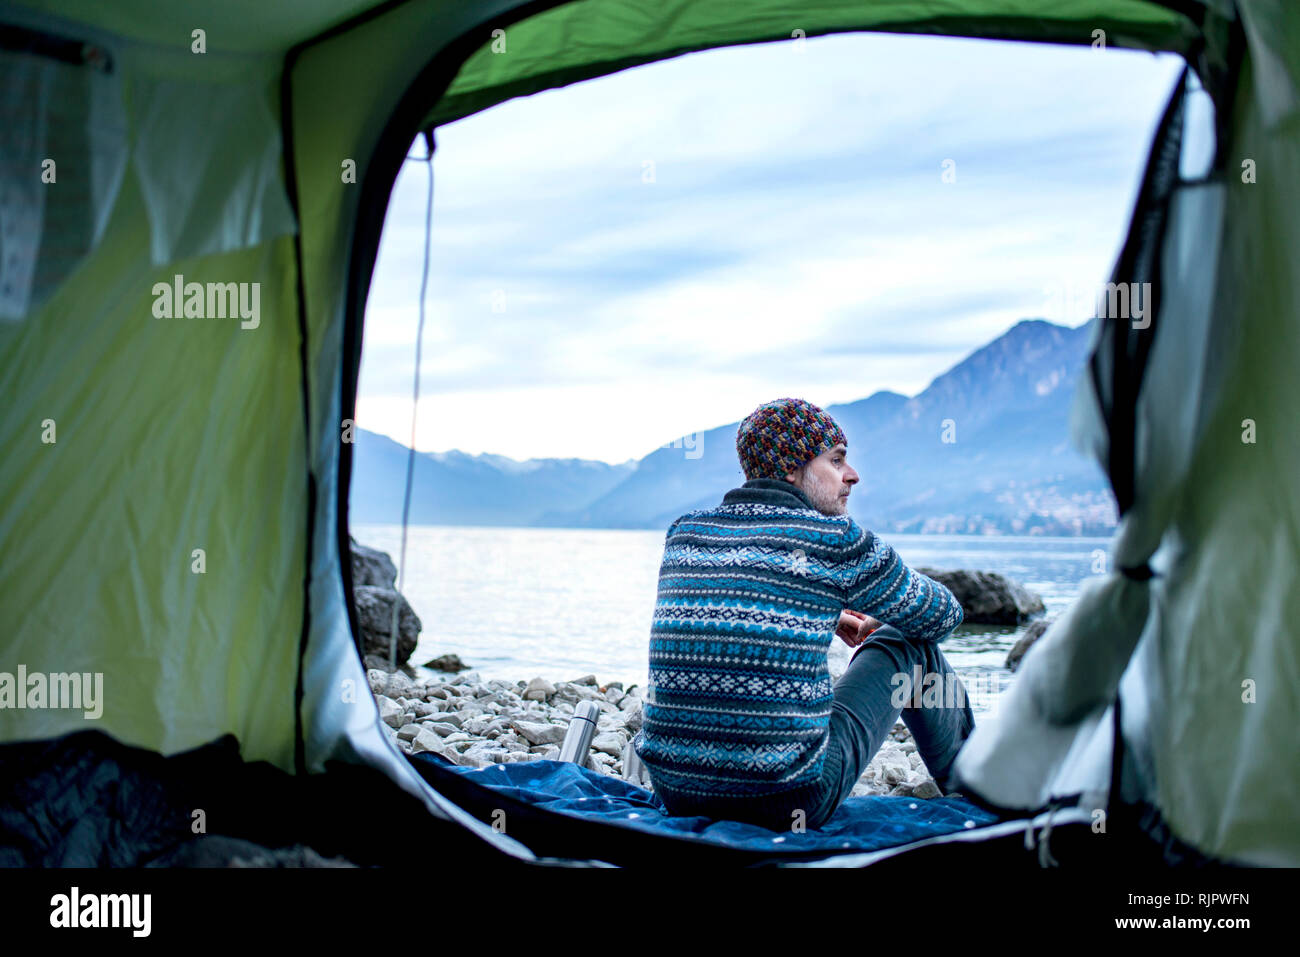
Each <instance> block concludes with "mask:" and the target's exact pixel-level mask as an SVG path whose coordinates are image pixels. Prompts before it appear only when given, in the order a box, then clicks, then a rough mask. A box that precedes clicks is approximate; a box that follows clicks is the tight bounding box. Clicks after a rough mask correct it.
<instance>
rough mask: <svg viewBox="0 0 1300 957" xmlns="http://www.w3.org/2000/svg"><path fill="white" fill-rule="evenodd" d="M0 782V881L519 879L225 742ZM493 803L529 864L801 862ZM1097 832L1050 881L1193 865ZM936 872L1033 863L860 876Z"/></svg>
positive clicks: (492, 855)
mask: <svg viewBox="0 0 1300 957" xmlns="http://www.w3.org/2000/svg"><path fill="white" fill-rule="evenodd" d="M413 764H414V765H415V767H416V768H417V770H418V771H420V772H421V773H422V774H423V775H424V777H425V779H426V780H429V781H430V783H431V784H433V785H434V786H435V787H436V788H437V789H438V790H439V792H440V793H442V794H443V795H445V796H446V797H448V798H450V799H451V800H452V801H454V802H455V803H456V804H458V805H459V806H461V807H462V808H464V809H465V810H466V811H467V812H469V813H470V814H472V815H474V816H475V817H477V818H479V819H480V820H483V821H484V822H485V823H488V824H491V823H492V819H491V815H492V812H493V811H494V810H495V809H497V808H501V807H502V806H503V796H502V795H500V794H499V793H497V792H494V791H491V790H490V789H488V788H484V787H482V786H481V785H477V784H474V783H472V782H469V781H467V780H466V779H465V778H464V777H463V776H458V775H456V774H454V773H451V772H446V771H441V772H440V769H434V770H433V771H432V772H430V771H429V767H430V766H429V765H428V764H427V763H425V762H413ZM0 767H4V769H5V772H6V773H5V778H6V779H7V782H8V783H7V785H6V788H5V790H4V791H3V792H0V866H6V867H23V866H27V867H69V866H72V867H173V866H180V867H187V866H189V867H221V866H259V867H303V866H306V867H320V866H345V865H347V864H348V863H352V864H357V865H361V866H395V867H405V866H418V865H419V864H420V863H421V862H425V861H429V860H433V859H438V858H439V857H443V856H446V855H448V854H451V855H452V856H453V858H454V859H456V860H459V861H461V862H463V863H467V864H470V863H472V865H473V866H475V867H476V869H477V866H483V867H491V868H500V867H514V866H518V867H528V866H529V864H528V863H525V862H521V861H519V860H518V859H517V858H515V857H514V856H512V855H509V854H506V853H504V852H502V851H499V850H498V849H496V848H495V847H493V846H492V845H491V844H489V843H488V842H486V841H484V840H483V839H481V838H480V837H478V836H477V835H475V834H473V833H472V832H470V831H468V830H466V829H465V828H464V827H461V826H460V825H458V824H455V823H453V822H449V821H444V820H441V819H439V818H435V817H433V816H432V815H430V814H429V813H428V811H427V810H426V808H425V807H424V805H423V803H422V802H420V801H419V800H417V799H416V798H415V797H413V796H411V795H409V794H407V793H406V792H405V791H403V790H401V789H400V788H398V787H397V786H396V785H395V784H393V783H392V781H391V780H390V779H389V778H388V777H387V776H386V775H385V774H383V773H382V772H380V771H378V770H376V769H374V768H370V767H364V766H357V765H349V764H343V763H338V762H334V763H331V764H330V766H329V768H328V771H327V773H326V774H320V775H310V776H307V777H298V776H295V775H291V774H287V773H285V772H284V771H282V770H280V769H279V768H276V767H274V766H272V765H270V764H267V763H265V762H252V763H249V762H244V761H243V760H241V758H240V757H239V748H238V742H237V741H236V740H235V739H234V737H232V736H230V735H227V736H225V737H223V738H221V739H219V740H217V741H214V742H212V743H210V744H207V745H205V746H203V747H200V748H196V749H194V750H192V751H187V752H184V753H182V754H177V755H173V756H171V757H168V758H164V757H163V756H161V755H159V754H158V753H156V752H153V751H148V750H145V749H141V748H133V747H128V746H127V745H124V744H122V743H120V742H118V741H116V740H114V739H113V738H111V737H109V736H108V735H105V734H104V733H102V732H99V731H83V732H77V733H75V734H70V735H67V736H65V737H62V738H55V739H50V740H45V741H31V742H18V743H11V744H5V745H0ZM439 772H440V773H439ZM431 778H432V780H430V779H431ZM504 801H505V802H506V803H505V805H504V806H505V807H507V809H508V813H509V820H510V822H511V824H510V837H512V838H514V839H515V840H517V841H519V842H520V843H522V844H524V845H525V846H526V847H528V848H529V849H530V850H532V852H533V853H534V854H536V855H537V856H538V857H539V858H543V859H546V858H549V859H550V860H549V861H548V860H542V861H540V862H539V863H540V864H543V865H545V864H548V863H549V864H561V863H565V864H567V863H569V862H582V861H599V862H605V863H607V864H614V865H620V866H628V867H638V866H641V867H644V866H664V865H671V866H681V865H683V864H691V863H701V864H707V865H712V866H717V867H746V866H748V867H753V866H765V865H771V864H774V863H778V862H794V861H798V860H800V858H799V857H794V856H787V855H781V856H779V857H777V856H774V855H771V854H758V853H756V852H751V851H741V850H736V849H732V848H726V847H719V846H713V845H704V844H700V843H692V842H690V841H688V840H685V839H681V840H673V839H668V838H665V837H663V836H661V835H657V834H646V833H644V832H640V831H637V830H636V829H634V828H630V827H618V826H615V825H610V824H608V823H606V822H603V821H599V822H598V821H590V820H583V819H582V818H580V817H577V816H574V815H566V814H558V813H554V812H548V811H544V810H541V809H537V808H533V807H531V806H529V805H524V804H522V803H519V802H510V799H508V798H505V799H504ZM200 822H201V824H202V827H201V828H200V826H199V825H200ZM996 826H997V825H994V827H996ZM196 830H199V833H198V834H196V833H195V831H196ZM1109 830H1110V833H1108V834H1105V835H1097V834H1093V833H1092V831H1091V829H1090V828H1088V827H1086V826H1084V825H1081V824H1070V825H1065V824H1062V825H1059V826H1055V827H1053V828H1052V832H1051V837H1050V841H1049V848H1050V851H1051V855H1052V857H1053V858H1054V859H1055V860H1056V862H1057V863H1058V864H1059V865H1060V867H1061V868H1063V869H1074V870H1076V871H1080V872H1083V871H1088V872H1091V871H1094V870H1101V869H1104V870H1105V871H1107V872H1108V873H1110V874H1112V875H1113V874H1114V873H1116V868H1117V867H1118V868H1125V867H1147V866H1149V867H1153V868H1160V867H1165V866H1167V865H1168V864H1169V863H1184V864H1186V863H1197V864H1200V863H1203V862H1202V861H1199V860H1193V859H1189V858H1187V857H1183V858H1182V859H1181V860H1174V859H1167V857H1166V851H1165V849H1163V848H1162V847H1161V845H1159V844H1157V843H1156V842H1154V841H1153V840H1152V839H1151V838H1149V837H1147V835H1146V834H1145V833H1144V831H1143V830H1142V828H1141V827H1140V826H1139V824H1138V819H1137V816H1136V815H1132V816H1131V817H1130V819H1129V820H1125V821H1120V822H1116V823H1115V826H1113V827H1111V828H1110V829H1109ZM976 834H977V832H976V831H972V832H969V835H970V836H971V837H974V836H975V835H976ZM430 855H432V856H430ZM826 856H827V855H825V854H824V853H822V854H817V855H815V857H813V858H811V859H824V858H825V857H826ZM803 859H805V860H806V859H809V858H808V857H807V856H805V857H804V858H803ZM949 864H951V865H956V866H960V867H963V868H969V867H971V866H972V865H976V866H982V867H988V866H993V867H997V868H999V869H1009V870H1019V869H1023V870H1026V871H1031V870H1037V869H1038V868H1039V867H1040V865H1039V863H1038V852H1037V850H1027V849H1026V848H1025V840H1024V831H1023V829H1017V830H1015V831H1013V832H1012V833H1011V834H1009V835H1006V836H1002V837H990V838H988V839H985V840H962V841H955V840H954V841H947V842H944V843H935V844H929V845H926V846H918V847H915V848H912V849H909V850H907V851H902V852H899V853H896V854H894V855H892V856H888V857H884V858H883V859H881V860H878V861H875V862H874V863H872V864H871V865H870V866H871V867H872V869H873V873H881V874H884V875H885V876H893V874H894V873H898V872H903V873H906V872H911V871H915V870H920V869H924V870H925V871H926V872H927V873H928V874H930V875H933V874H934V873H936V872H935V870H934V868H936V867H940V868H942V867H944V866H945V865H949ZM533 866H536V865H533Z"/></svg>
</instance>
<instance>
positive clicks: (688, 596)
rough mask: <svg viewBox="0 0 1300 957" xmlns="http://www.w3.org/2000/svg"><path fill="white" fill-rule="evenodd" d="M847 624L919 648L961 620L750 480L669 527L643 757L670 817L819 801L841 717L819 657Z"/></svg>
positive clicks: (862, 536)
mask: <svg viewBox="0 0 1300 957" xmlns="http://www.w3.org/2000/svg"><path fill="white" fill-rule="evenodd" d="M843 608H849V609H852V610H854V611H859V612H863V613H865V614H868V615H871V616H873V617H875V618H878V619H880V620H881V621H882V622H884V623H885V624H889V625H893V626H894V627H896V628H897V629H898V630H899V631H900V632H902V633H903V634H904V635H905V636H907V637H908V638H910V639H912V640H915V641H939V640H941V639H942V638H944V637H946V636H947V635H948V634H949V633H950V632H951V631H952V630H953V629H954V628H956V627H957V625H959V624H960V623H961V620H962V610H961V605H960V604H959V603H958V602H957V600H956V599H955V598H954V597H953V595H952V592H950V591H949V590H948V589H947V588H945V587H944V586H943V585H941V584H939V583H938V582H936V581H934V580H933V579H931V578H928V577H926V576H925V575H922V574H920V573H918V572H915V571H913V570H912V569H910V568H908V567H907V566H906V565H905V564H903V562H902V561H901V560H900V559H899V557H898V554H897V552H895V551H894V549H893V547H892V546H890V545H888V544H887V543H885V542H883V541H881V540H880V539H879V538H877V537H876V536H875V535H874V534H873V533H871V532H870V531H867V530H865V529H863V528H861V527H860V526H859V525H858V524H857V523H856V522H854V521H853V519H851V518H849V517H848V516H847V515H826V514H824V513H822V512H819V511H818V510H817V509H815V508H814V507H813V505H812V502H811V501H810V500H809V498H808V497H807V495H805V494H804V493H803V491H801V490H800V489H799V488H797V487H796V486H794V485H792V484H790V483H789V482H786V481H784V480H781V479H751V480H750V481H748V482H746V483H745V484H744V485H743V486H741V487H740V488H737V489H732V490H731V491H730V492H728V493H727V494H726V495H725V496H724V497H723V499H722V504H721V505H718V506H716V507H714V508H708V509H700V510H696V511H693V512H688V513H687V514H685V515H683V516H682V517H681V518H679V519H677V520H676V521H675V522H673V524H672V526H671V527H670V528H669V529H668V534H667V536H666V538H665V540H664V555H663V563H662V565H661V566H660V570H659V594H658V599H657V602H656V605H655V613H654V619H653V624H652V626H651V631H650V683H649V689H648V692H647V697H646V703H645V713H644V731H643V733H642V736H641V739H640V743H639V746H638V748H637V754H638V755H639V756H640V757H641V759H642V760H643V761H644V762H645V765H646V768H647V771H648V772H649V774H650V779H651V781H652V782H653V783H654V786H655V790H656V792H657V793H658V794H659V796H660V797H661V798H662V799H663V801H664V803H665V805H666V806H667V807H668V808H669V810H671V811H675V812H677V813H692V810H691V809H692V808H697V807H703V806H705V805H706V804H707V803H708V802H709V801H711V800H714V799H718V798H721V799H736V798H739V799H743V800H746V801H748V802H750V804H751V805H752V806H756V807H765V806H775V804H771V805H769V804H766V803H765V799H766V798H768V797H770V796H773V795H780V796H782V797H787V798H795V799H801V798H803V797H806V796H807V795H809V794H812V793H814V792H815V790H816V787H817V783H818V779H819V777H820V776H821V773H822V764H823V758H824V756H825V754H826V745H827V741H828V739H829V735H830V714H831V704H832V701H833V694H832V685H831V677H830V672H829V670H828V669H827V665H826V653H827V649H828V648H829V647H830V643H831V641H833V640H834V638H835V627H836V624H837V623H838V621H839V616H840V610H841V609H843ZM754 801H757V802H758V804H753V802H754Z"/></svg>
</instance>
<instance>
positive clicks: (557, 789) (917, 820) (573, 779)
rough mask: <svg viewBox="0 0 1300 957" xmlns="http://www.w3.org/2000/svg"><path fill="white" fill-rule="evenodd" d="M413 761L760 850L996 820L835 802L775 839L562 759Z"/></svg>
mask: <svg viewBox="0 0 1300 957" xmlns="http://www.w3.org/2000/svg"><path fill="white" fill-rule="evenodd" d="M414 759H415V760H421V759H423V760H427V761H431V762H434V763H436V764H438V765H439V766H440V767H443V768H445V769H446V770H449V771H453V772H455V773H457V774H460V775H464V776H465V777H466V778H468V779H471V780H473V781H475V782H476V783H478V784H481V785H483V786H484V787H488V788H491V789H492V790H494V791H499V792H501V793H502V794H505V795H508V796H510V797H512V798H515V799H516V800H519V801H523V802H525V803H528V804H532V805H535V806H537V807H542V808H546V809H547V810H550V811H557V812H559V813H561V814H570V815H573V816H575V817H582V818H587V819H594V820H601V821H608V822H610V823H612V824H618V825H621V826H624V827H634V828H637V829H640V830H645V831H648V832H651V833H657V834H665V835H673V836H677V837H690V838H695V839H698V840H700V841H706V842H708V843H712V844H718V845H723V846H726V847H733V848H744V849H747V850H756V851H765V852H774V851H777V852H779V851H792V852H799V853H807V852H809V851H843V850H855V851H873V850H878V849H880V848H885V847H897V846H899V845H900V844H908V843H911V842H912V841H919V840H921V839H923V838H927V837H933V836H935V835H938V834H948V833H951V832H953V831H960V830H962V829H963V828H973V827H982V826H984V825H987V824H991V823H993V822H995V821H997V820H998V818H997V816H995V815H993V814H990V813H989V812H988V811H985V810H983V809H981V808H979V807H976V806H975V805H973V804H971V803H969V802H968V801H964V800H962V799H961V798H958V797H941V798H932V799H930V800H923V799H920V798H908V797H856V798H849V799H848V800H846V801H845V802H844V803H843V804H841V805H840V807H839V808H838V809H837V810H836V811H835V814H834V815H833V816H832V817H831V819H830V820H829V821H827V822H826V823H825V824H824V825H822V826H821V827H820V828H817V829H816V830H807V831H803V832H794V831H789V832H782V833H777V832H775V831H770V830H768V829H767V828H763V827H758V826H757V825H754V824H745V823H742V822H739V821H716V820H712V819H710V818H706V817H673V816H671V815H669V814H668V813H667V812H666V811H665V810H664V806H663V804H662V803H661V802H660V801H659V799H658V798H657V797H656V796H655V795H654V793H653V792H651V791H647V790H645V789H644V788H639V787H637V786H635V785H633V784H631V783H629V782H627V781H624V780H623V779H621V778H617V777H613V776H611V775H607V774H600V773H599V772H596V771H589V770H587V769H586V768H581V767H579V766H578V765H576V764H573V763H571V762H568V761H544V760H538V761H521V762H518V763H514V764H493V765H489V766H488V767H485V768H466V767H460V766H458V765H453V764H450V763H448V762H446V760H445V759H443V758H440V757H436V756H434V755H432V754H429V753H427V752H426V753H423V754H418V755H415V756H414Z"/></svg>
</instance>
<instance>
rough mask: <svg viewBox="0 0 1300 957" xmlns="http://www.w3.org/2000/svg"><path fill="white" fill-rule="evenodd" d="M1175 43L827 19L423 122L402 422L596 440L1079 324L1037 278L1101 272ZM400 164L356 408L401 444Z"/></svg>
mask: <svg viewBox="0 0 1300 957" xmlns="http://www.w3.org/2000/svg"><path fill="white" fill-rule="evenodd" d="M1180 66H1181V63H1180V62H1179V61H1177V60H1176V58H1173V57H1159V58H1157V57H1152V56H1150V55H1146V54H1137V53H1131V52H1117V51H1108V52H1100V51H1095V50H1091V49H1090V48H1087V47H1083V48H1069V47H1063V46H1055V45H1039V44H1007V43H996V44H995V43H982V42H976V41H964V40H951V39H936V38H924V37H902V36H883V35H865V34H854V35H849V36H836V37H825V38H814V39H812V40H809V41H807V43H806V46H805V52H804V54H802V55H800V54H797V53H794V52H792V49H791V46H790V45H789V44H761V45H751V46H745V47H739V48H732V49H726V50H718V51H708V52H704V53H698V54H691V55H688V56H684V57H678V58H675V59H673V60H670V61H667V62H664V63H659V64H652V65H647V66H644V67H640V68H636V69H633V70H629V71H626V72H624V73H621V74H616V75H614V76H610V77H604V78H600V79H597V80H592V81H587V82H584V83H579V84H574V85H572V86H569V87H566V88H563V89H559V90H553V91H548V92H544V93H540V94H536V95H534V96H531V97H526V98H521V99H519V100H514V101H509V102H507V103H504V104H502V105H500V106H498V107H496V108H494V109H492V110H488V111H486V112H484V113H482V114H478V115H476V116H472V117H468V118H466V119H464V120H461V121H458V122H457V123H454V124H451V125H450V126H448V127H445V128H442V129H439V130H438V131H437V140H438V151H437V153H436V154H435V159H434V173H435V209H434V220H433V221H434V231H433V240H434V249H433V254H432V257H431V263H430V265H431V268H430V294H429V298H428V300H427V303H426V308H427V313H428V318H427V320H426V329H425V338H424V357H425V361H424V369H423V379H422V386H421V394H422V395H423V396H426V397H427V401H428V408H427V410H426V408H425V405H424V403H422V407H421V410H420V421H421V427H420V431H419V440H418V442H417V445H418V447H419V448H421V449H423V450H443V449H448V448H460V449H462V450H464V451H467V452H483V451H488V452H496V453H500V454H504V455H509V456H511V457H514V458H527V457H533V456H552V455H554V456H581V457H587V458H600V459H604V460H606V461H622V460H623V459H626V458H628V457H631V456H640V455H643V454H645V453H646V452H647V451H649V450H650V449H653V448H655V447H657V446H658V445H660V444H662V443H663V442H664V441H667V440H669V439H671V438H673V437H674V436H679V435H682V434H684V433H687V432H693V431H697V430H703V429H707V428H711V427H714V426H717V425H721V424H723V423H725V422H728V421H735V420H736V419H739V418H741V417H743V416H744V415H745V414H747V413H748V412H749V411H751V410H752V409H753V407H754V406H755V405H757V404H758V403H759V402H761V401H764V400H765V399H767V398H771V397H774V396H776V395H784V394H804V395H807V396H809V397H810V398H812V397H814V396H816V398H814V401H821V402H823V403H830V402H839V401H851V400H853V399H857V398H861V397H863V396H865V395H868V394H870V393H871V392H874V391H876V390H877V389H881V388H890V389H894V390H896V391H900V392H904V393H907V394H912V393H915V392H916V391H919V390H920V389H921V388H923V387H924V386H925V385H926V384H927V383H928V382H929V381H930V379H932V378H933V377H934V376H935V375H938V374H939V373H941V372H943V371H944V370H945V369H946V368H948V367H949V366H951V365H952V364H953V363H954V362H956V361H958V360H960V359H961V358H962V357H963V356H964V355H965V354H967V353H968V352H969V351H970V350H971V349H973V348H976V347H978V346H979V345H981V344H983V343H984V342H987V341H988V340H989V339H991V338H993V337H995V336H997V335H999V334H1000V333H1001V332H1003V331H1005V330H1006V328H1008V327H1009V326H1011V325H1013V324H1014V323H1015V322H1016V321H1018V320H1019V319H1021V318H1025V317H1037V316H1043V317H1045V318H1049V319H1053V320H1054V321H1060V322H1066V323H1067V324H1070V325H1077V324H1078V323H1079V322H1082V321H1083V320H1084V319H1085V318H1086V313H1080V312H1078V311H1077V310H1075V311H1074V312H1073V313H1072V314H1069V313H1068V310H1063V311H1062V314H1060V315H1049V314H1048V308H1049V306H1050V305H1052V304H1054V303H1055V304H1060V303H1061V302H1062V297H1061V296H1060V295H1059V294H1058V295H1056V296H1055V297H1053V296H1052V294H1051V291H1052V290H1053V289H1057V290H1058V291H1059V290H1060V289H1061V288H1064V287H1066V286H1067V285H1071V286H1075V287H1083V286H1085V285H1087V284H1089V283H1095V282H1100V281H1104V278H1105V275H1106V274H1107V273H1108V271H1109V269H1110V267H1111V265H1112V262H1113V259H1114V256H1115V254H1116V252H1117V250H1118V246H1119V242H1120V240H1121V238H1122V234H1123V229H1124V228H1125V226H1126V223H1127V217H1128V214H1129V212H1130V207H1131V202H1132V195H1133V191H1134V189H1135V187H1136V184H1137V179H1138V175H1139V173H1140V170H1141V165H1142V162H1143V161H1144V158H1145V153H1146V149H1147V147H1148V145H1149V140H1150V135H1151V131H1152V129H1153V128H1154V124H1155V120H1156V117H1157V115H1158V113H1159V110H1160V108H1161V106H1162V105H1163V100H1164V97H1165V96H1166V95H1167V93H1168V91H1169V89H1170V86H1171V84H1172V82H1173V79H1174V77H1175V76H1176V75H1177V71H1178V69H1179V68H1180ZM947 158H951V159H954V160H955V162H956V164H957V165H956V169H957V181H956V182H955V183H944V182H943V181H942V180H941V178H940V172H941V164H942V162H943V160H944V159H947ZM646 159H653V160H654V161H655V181H654V182H653V183H646V182H643V181H642V170H643V167H642V162H643V160H646ZM426 176H427V170H426V169H425V167H424V165H423V164H422V163H418V162H412V163H408V164H407V168H406V169H405V170H404V171H403V174H402V176H401V177H399V180H398V183H397V186H396V189H395V191H394V194H393V198H392V200H391V202H390V209H389V215H388V222H387V223H386V226H385V232H384V236H383V240H382V243H381V249H380V257H379V263H378V266H377V269H376V275H375V277H374V281H373V283H372V287H371V295H370V303H369V307H368V310H367V316H366V331H365V348H364V350H363V365H362V374H361V383H360V390H359V393H360V399H359V402H358V421H359V423H360V424H361V425H362V426H363V427H365V428H370V429H374V430H375V431H379V432H383V433H385V434H388V435H390V436H392V437H393V438H396V439H397V440H398V441H406V439H407V438H408V437H409V428H410V411H411V410H410V392H411V374H412V369H413V363H414V338H415V329H416V318H417V315H418V307H417V299H418V293H419V283H420V268H421V263H422V257H423V253H424V245H423V243H424V236H423V225H424V210H425V189H426ZM1078 299H1079V297H1078V296H1075V297H1074V300H1075V301H1076V303H1077V300H1078ZM1067 305H1068V303H1067ZM575 421H576V422H580V423H582V424H581V426H579V427H575V426H574V424H573V423H574V422H575Z"/></svg>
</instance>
